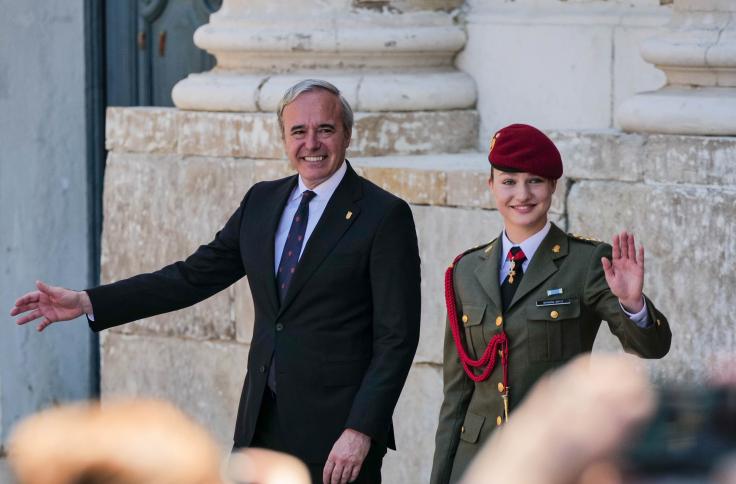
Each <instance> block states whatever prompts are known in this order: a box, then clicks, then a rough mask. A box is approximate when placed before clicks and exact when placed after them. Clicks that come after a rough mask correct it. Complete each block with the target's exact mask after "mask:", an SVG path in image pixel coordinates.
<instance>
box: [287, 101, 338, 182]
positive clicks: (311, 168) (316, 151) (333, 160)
mask: <svg viewBox="0 0 736 484" xmlns="http://www.w3.org/2000/svg"><path fill="white" fill-rule="evenodd" d="M283 128H284V147H285V149H286V155H287V156H288V157H289V161H290V162H291V165H292V166H293V167H294V168H295V169H296V170H297V171H298V172H299V175H300V176H301V177H302V180H303V181H304V184H305V185H306V186H307V188H314V187H316V186H317V185H319V184H320V183H322V182H324V181H325V180H327V179H328V178H329V177H330V176H332V174H333V173H335V172H336V171H337V169H338V168H340V165H342V162H343V161H344V160H345V150H347V148H348V145H349V144H350V134H351V133H350V132H349V131H346V130H345V128H344V126H343V122H342V106H341V105H340V100H339V98H338V97H337V96H335V95H334V94H332V93H331V92H329V91H326V90H324V89H315V90H313V91H307V92H304V93H302V94H300V95H299V96H298V97H297V98H296V99H295V100H294V101H293V102H291V103H290V104H288V105H287V106H286V107H285V108H284V111H283Z"/></svg>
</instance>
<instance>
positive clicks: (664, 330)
mask: <svg viewBox="0 0 736 484" xmlns="http://www.w3.org/2000/svg"><path fill="white" fill-rule="evenodd" d="M611 252H612V249H611V246H610V245H609V244H600V245H598V246H596V248H595V251H594V252H593V257H592V259H591V261H590V266H589V268H588V275H587V277H586V284H585V296H584V297H585V304H586V305H587V306H589V307H592V308H594V310H595V312H596V313H597V314H598V316H599V317H600V318H601V319H603V320H606V321H608V326H609V327H610V329H611V332H612V333H613V334H615V335H616V337H618V339H619V340H620V341H621V344H622V345H623V347H624V350H626V351H627V352H629V353H634V354H636V355H639V356H641V357H642V358H662V357H663V356H664V355H666V354H667V352H668V351H669V349H670V343H671V341H672V333H671V331H670V326H669V323H668V322H667V318H665V316H664V314H662V313H661V312H659V310H658V309H657V308H656V307H655V305H654V303H653V302H652V301H651V300H650V299H649V298H647V297H646V295H645V296H644V301H645V304H646V308H647V317H648V318H649V321H650V322H651V323H653V324H650V325H649V326H647V327H645V328H642V327H639V326H638V325H637V324H636V323H635V322H634V321H632V320H631V319H629V317H628V316H627V315H626V313H625V312H624V310H623V308H622V307H621V305H620V304H619V302H618V298H617V297H616V296H614V295H613V293H612V292H611V289H610V288H609V287H608V283H607V282H606V277H605V274H604V272H603V265H602V264H601V257H606V258H608V259H611Z"/></svg>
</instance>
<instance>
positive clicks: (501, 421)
mask: <svg viewBox="0 0 736 484" xmlns="http://www.w3.org/2000/svg"><path fill="white" fill-rule="evenodd" d="M502 423H503V420H502V419H501V416H500V415H499V416H498V417H496V425H501V424H502Z"/></svg>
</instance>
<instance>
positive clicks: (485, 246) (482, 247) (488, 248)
mask: <svg viewBox="0 0 736 484" xmlns="http://www.w3.org/2000/svg"><path fill="white" fill-rule="evenodd" d="M496 240H498V238H495V239H493V240H491V241H490V242H486V243H485V244H481V245H476V246H475V247H471V248H470V249H467V250H464V251H462V252H461V253H460V255H458V256H457V257H455V260H454V261H453V262H452V264H450V267H452V266H454V265H455V264H457V263H458V261H459V260H460V259H462V258H463V257H465V256H466V255H468V254H470V253H471V252H477V251H479V250H483V252H485V253H486V254H487V253H489V252H490V251H491V249H493V244H494V243H495V242H496Z"/></svg>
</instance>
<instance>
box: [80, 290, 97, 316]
mask: <svg viewBox="0 0 736 484" xmlns="http://www.w3.org/2000/svg"><path fill="white" fill-rule="evenodd" d="M79 305H80V306H81V308H82V312H83V313H84V314H93V313H94V310H93V309H92V301H91V300H90V298H89V294H87V291H79Z"/></svg>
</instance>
